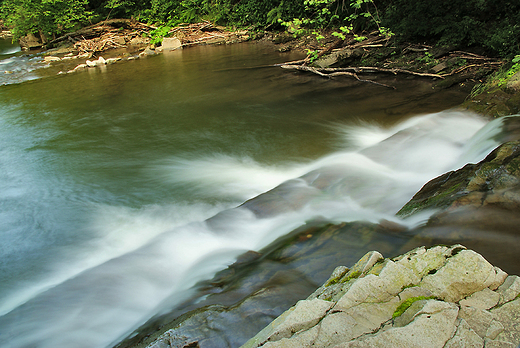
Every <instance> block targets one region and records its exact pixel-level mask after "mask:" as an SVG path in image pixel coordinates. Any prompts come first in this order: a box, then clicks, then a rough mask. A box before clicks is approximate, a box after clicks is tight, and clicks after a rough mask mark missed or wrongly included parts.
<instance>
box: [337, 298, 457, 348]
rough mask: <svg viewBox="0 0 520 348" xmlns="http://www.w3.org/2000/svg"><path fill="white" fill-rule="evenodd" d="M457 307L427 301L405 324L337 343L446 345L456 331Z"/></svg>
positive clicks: (372, 345) (356, 344) (406, 345)
mask: <svg viewBox="0 0 520 348" xmlns="http://www.w3.org/2000/svg"><path fill="white" fill-rule="evenodd" d="M457 314H458V308H457V306H456V305H455V304H450V303H446V302H441V301H435V300H429V301H426V303H425V304H424V307H422V309H421V311H420V312H419V313H417V315H416V316H415V317H414V319H413V321H412V322H410V323H409V324H408V325H406V326H403V327H391V328H389V329H387V330H385V331H382V332H376V333H375V334H371V335H366V336H362V337H360V338H359V339H357V340H354V341H350V342H347V343H344V344H340V345H337V346H336V347H337V348H340V347H342V348H347V347H349V348H351V347H352V348H353V347H371V348H372V347H381V348H384V347H393V348H395V347H430V348H434V347H439V348H441V347H444V345H445V344H446V342H447V341H448V340H449V339H450V338H451V337H452V336H453V334H454V332H455V322H456V319H457Z"/></svg>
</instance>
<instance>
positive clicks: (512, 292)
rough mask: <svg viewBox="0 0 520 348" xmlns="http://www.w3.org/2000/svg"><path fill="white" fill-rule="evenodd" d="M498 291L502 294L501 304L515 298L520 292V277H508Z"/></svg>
mask: <svg viewBox="0 0 520 348" xmlns="http://www.w3.org/2000/svg"><path fill="white" fill-rule="evenodd" d="M497 293H498V294H499V295H500V301H499V304H504V303H506V302H509V301H511V300H513V299H514V298H515V297H517V296H518V295H519V294H520V277H518V276H509V277H507V278H506V280H505V281H504V283H503V284H502V285H500V286H499V287H498V289H497Z"/></svg>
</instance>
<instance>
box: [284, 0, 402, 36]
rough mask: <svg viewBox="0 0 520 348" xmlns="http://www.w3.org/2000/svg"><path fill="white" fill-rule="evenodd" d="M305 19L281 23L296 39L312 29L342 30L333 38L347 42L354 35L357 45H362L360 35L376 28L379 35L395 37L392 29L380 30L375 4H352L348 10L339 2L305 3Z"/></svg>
mask: <svg viewBox="0 0 520 348" xmlns="http://www.w3.org/2000/svg"><path fill="white" fill-rule="evenodd" d="M304 5H305V12H304V17H303V18H294V19H292V20H290V21H285V22H284V21H281V24H282V25H283V26H285V27H286V28H287V30H288V31H289V32H291V33H293V35H294V36H301V35H306V34H307V33H308V29H310V28H327V27H330V26H333V27H339V31H335V32H333V33H332V35H334V36H336V37H338V38H340V39H342V40H345V39H346V38H347V35H349V34H352V35H353V36H354V39H355V40H357V41H363V40H365V39H366V37H365V36H361V35H358V34H357V32H359V31H362V30H368V29H371V28H376V29H377V30H378V31H379V33H380V34H382V35H385V36H388V37H390V36H392V35H393V33H392V31H390V30H389V29H387V28H385V27H383V26H381V19H380V17H379V13H378V11H377V7H376V5H375V3H374V1H373V0H350V2H349V3H348V6H345V1H341V2H340V1H338V0H305V1H304Z"/></svg>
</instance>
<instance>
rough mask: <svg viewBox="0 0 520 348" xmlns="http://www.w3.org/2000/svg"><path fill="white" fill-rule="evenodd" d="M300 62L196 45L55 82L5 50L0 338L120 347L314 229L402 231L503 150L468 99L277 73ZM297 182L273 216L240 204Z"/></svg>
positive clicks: (403, 83)
mask: <svg viewBox="0 0 520 348" xmlns="http://www.w3.org/2000/svg"><path fill="white" fill-rule="evenodd" d="M298 58H300V56H298V54H292V53H277V52H276V51H275V50H274V49H273V48H272V47H266V46H264V45H260V44H237V45H230V46H217V47H210V46H201V47H194V48H190V49H185V50H182V51H174V52H171V53H168V54H163V55H159V56H154V57H150V58H147V59H140V60H135V61H128V62H122V63H118V64H114V65H110V66H107V67H104V68H103V69H99V68H95V69H90V70H88V71H82V72H79V73H74V74H65V75H56V70H57V69H56V68H53V67H52V66H51V67H48V68H42V66H45V64H43V63H42V62H41V60H42V59H41V57H40V56H38V55H25V54H23V53H22V52H19V50H18V49H17V48H16V47H15V46H12V45H10V44H8V43H5V42H2V43H1V45H0V69H1V70H3V72H2V73H3V76H2V78H1V80H0V84H1V85H3V86H1V87H0V242H1V244H0V346H1V347H12V348H18V347H49V348H50V347H53V348H61V347H67V348H68V347H77V348H81V347H85V348H87V347H88V348H96V347H100V348H101V347H108V346H111V345H113V344H115V343H116V342H117V341H118V340H120V339H121V338H123V337H124V336H125V335H126V334H128V333H129V332H131V331H132V330H133V329H135V328H136V327H137V326H138V325H139V324H142V323H143V322H145V321H146V320H147V319H148V318H150V317H151V316H153V315H154V314H155V313H157V312H159V311H160V310H161V308H160V307H158V306H159V305H160V304H161V302H162V301H163V300H164V299H166V298H176V296H177V297H178V298H179V300H180V299H181V298H182V296H185V295H186V294H187V293H189V289H190V287H192V286H193V285H194V284H195V282H197V281H199V280H203V279H208V278H210V277H211V276H212V275H213V274H214V273H215V272H217V271H218V270H221V269H223V268H225V267H226V266H227V265H229V264H230V263H232V262H233V261H234V260H235V258H236V257H237V256H238V255H239V254H240V253H242V252H244V251H247V250H258V249H260V248H262V247H264V246H266V245H268V244H269V243H270V242H272V241H273V240H275V239H276V238H277V237H279V236H281V235H283V234H285V233H288V232H289V231H291V230H293V229H294V228H296V227H298V226H300V225H302V224H303V223H304V222H305V221H307V220H308V219H311V218H316V217H320V218H323V219H326V220H329V221H331V222H340V221H356V220H366V221H372V222H377V221H379V220H381V219H387V220H392V221H396V222H399V221H398V220H397V219H396V218H395V217H394V216H393V215H394V214H395V212H396V211H397V210H398V209H399V208H400V207H401V206H402V205H403V204H404V203H406V202H407V201H408V200H409V199H410V198H411V197H412V196H413V194H414V193H415V192H416V191H417V190H419V189H420V187H421V186H422V185H423V184H424V183H425V182H427V181H428V180H430V179H431V178H433V177H435V176H437V175H440V174H442V173H444V172H446V171H448V170H451V169H456V168H459V167H460V166H462V165H464V164H465V163H467V162H470V161H473V162H475V161H478V160H480V159H482V158H483V157H484V156H485V155H486V154H487V153H488V152H489V151H490V150H491V149H492V148H493V147H494V146H495V145H496V143H495V142H493V141H492V140H490V137H491V136H492V135H493V134H495V133H496V130H494V128H493V127H490V126H488V127H487V128H484V127H485V125H486V124H487V121H486V120H484V119H483V118H481V117H479V116H477V115H473V114H469V113H462V112H458V111H454V110H449V109H450V108H451V107H453V106H456V105H457V104H459V103H460V102H462V101H463V99H464V97H465V95H466V93H467V90H466V91H464V90H449V91H443V92H437V93H433V92H432V86H431V83H430V82H427V81H421V80H420V79H397V78H392V79H386V80H385V81H384V82H385V83H388V84H393V85H395V86H397V89H396V90H391V89H387V88H384V87H381V86H376V85H373V84H366V83H365V84H364V83H359V82H355V81H352V80H349V79H336V80H327V79H322V78H320V77H318V76H314V75H306V74H301V73H295V72H287V71H283V70H282V69H280V68H276V67H272V66H269V65H272V64H275V63H281V62H284V61H289V60H294V59H298ZM443 110H447V111H443ZM494 132H495V133H494ZM397 133H400V134H403V136H402V137H401V138H400V139H401V140H400V141H398V142H395V141H394V142H389V143H388V146H387V145H385V143H384V141H385V139H388V138H389V137H391V136H392V135H395V134H397ZM475 134H477V138H475V137H474V135H475ZM475 139H477V140H475ZM377 148H378V149H380V150H378V151H365V150H367V149H368V150H370V149H377ZM309 173H310V174H309ZM300 177H302V178H303V179H298V178H300ZM290 179H295V180H293V181H290V182H289V184H286V185H285V186H284V187H285V190H286V191H290V192H292V193H298V194H293V195H292V196H291V197H295V196H297V197H298V199H297V202H296V203H295V201H294V200H293V201H291V202H287V204H282V205H284V209H280V210H281V211H280V213H278V214H271V215H272V216H267V217H261V216H259V215H258V214H257V215H255V214H253V213H252V212H251V211H250V210H247V209H245V208H244V209H234V208H236V207H237V206H240V205H241V204H242V203H244V202H245V201H247V200H248V199H251V198H253V197H255V196H257V195H259V194H261V193H263V192H266V191H268V190H271V189H273V188H275V187H276V186H278V185H280V184H282V183H283V182H286V181H287V180H290ZM322 181H323V182H322ZM299 190H301V191H299ZM299 192H301V194H300V193H299ZM289 196H290V195H289ZM278 203H280V202H278ZM226 212H229V213H226ZM219 213H220V216H224V218H221V219H219V220H218V221H219V222H218V223H217V224H208V223H206V222H205V220H207V219H208V218H210V217H212V216H214V215H216V214H219ZM226 214H227V215H226ZM421 218H422V219H423V220H424V218H425V217H421ZM419 220H420V219H416V220H414V221H410V222H406V223H407V224H417V223H420V221H419ZM183 294H184V295H183Z"/></svg>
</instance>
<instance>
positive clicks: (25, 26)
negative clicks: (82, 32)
mask: <svg viewBox="0 0 520 348" xmlns="http://www.w3.org/2000/svg"><path fill="white" fill-rule="evenodd" d="M87 2H88V1H87V0H4V1H3V3H2V5H1V17H2V19H3V20H4V23H5V25H7V26H8V27H10V28H12V32H13V36H14V38H15V39H17V38H20V37H22V36H24V35H27V34H29V33H33V34H36V35H37V36H40V38H41V39H42V41H43V42H45V41H48V40H49V39H50V38H54V37H55V36H56V35H57V34H62V33H65V32H67V31H71V30H73V29H75V28H76V27H78V26H80V25H82V24H84V23H86V22H88V20H89V19H90V17H91V14H92V13H91V12H90V11H87V10H86V6H87Z"/></svg>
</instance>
